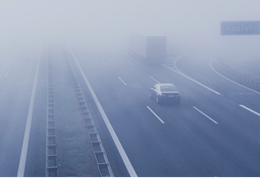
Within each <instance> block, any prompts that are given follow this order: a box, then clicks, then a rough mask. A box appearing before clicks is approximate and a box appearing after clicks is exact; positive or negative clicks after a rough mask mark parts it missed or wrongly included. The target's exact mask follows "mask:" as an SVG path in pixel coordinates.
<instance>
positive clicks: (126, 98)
mask: <svg viewBox="0 0 260 178" xmlns="http://www.w3.org/2000/svg"><path fill="white" fill-rule="evenodd" d="M81 55H82V56H81ZM84 55H86V54H84V53H82V54H79V53H77V56H79V57H78V59H79V61H80V63H81V65H82V67H83V69H84V71H85V73H86V75H87V76H88V77H89V80H90V83H91V84H92V85H93V88H94V90H95V92H96V94H97V96H98V98H99V99H100V102H101V104H102V106H103V107H104V109H105V112H106V113H107V115H108V118H109V119H110V121H111V123H112V125H113V127H114V129H115V131H116V133H117V134H118V137H119V138H120V141H121V142H122V144H123V146H124V148H125V150H126V152H127V154H128V155H129V158H130V160H131V161H132V164H133V166H134V168H135V169H136V172H137V175H139V176H241V175H242V176H243V175H244V176H248V175H258V174H259V172H258V169H257V167H256V166H254V165H255V163H258V160H256V159H254V154H256V153H257V151H256V150H255V149H254V148H256V147H258V144H259V142H256V143H251V142H250V139H251V140H257V136H259V132H257V131H256V130H253V131H252V132H250V130H249V129H248V128H247V129H245V130H246V132H244V133H243V132H241V131H244V127H243V122H241V123H240V124H238V125H236V122H232V121H236V120H235V118H239V119H240V118H241V115H242V119H243V116H245V117H246V116H247V115H248V113H246V112H245V111H243V110H241V107H240V106H238V105H237V104H234V102H233V101H232V100H231V101H230V100H229V99H226V98H224V97H223V96H218V95H216V94H215V93H212V92H211V91H207V90H206V89H203V88H201V86H198V85H197V84H194V82H191V81H190V80H188V79H185V78H184V77H182V76H180V75H179V74H174V73H173V72H172V71H167V70H165V69H164V68H162V67H160V68H158V69H156V68H153V67H149V66H143V65H142V64H139V62H137V61H135V60H132V61H131V59H128V58H127V59H126V57H125V56H124V55H122V56H120V55H119V56H117V55H114V54H112V55H111V54H102V53H100V54H96V55H95V57H94V56H92V59H90V58H86V57H84ZM129 60H130V61H129ZM133 67H134V69H133ZM97 71H98V72H97ZM201 72H202V73H203V71H201ZM151 75H153V78H156V79H157V80H158V81H160V82H173V83H174V84H176V86H177V87H178V88H179V90H180V91H181V93H182V96H183V102H182V106H181V107H180V108H178V107H172V106H160V105H159V106H158V105H156V104H155V102H154V101H153V100H150V99H149V98H148V90H149V87H150V86H151V85H153V84H155V83H156V82H155V81H154V80H152V79H151ZM118 77H120V79H122V80H123V81H124V83H126V84H127V85H125V84H124V83H123V82H122V81H121V80H119V79H118ZM222 80H223V79H222ZM221 82H224V81H221ZM129 83H130V84H131V85H129V86H128V84H129ZM137 84H138V85H137ZM137 86H141V87H137ZM225 103H227V104H225ZM229 104H230V105H231V106H229ZM146 106H149V107H150V108H151V109H153V110H154V112H155V113H157V115H158V116H160V117H161V118H162V120H164V121H165V123H166V124H162V123H160V122H159V121H158V120H157V119H156V117H155V116H154V115H153V114H152V113H151V112H150V111H149V110H148V109H147V107H146ZM194 107H196V108H198V109H200V110H201V111H204V112H205V113H206V114H207V115H208V116H210V117H212V118H214V119H215V120H216V121H217V122H218V123H219V124H215V123H214V122H212V121H211V120H209V119H208V118H206V117H205V115H202V114H201V113H200V112H198V111H197V110H196V109H194ZM230 111H231V112H230ZM252 118H253V119H256V122H257V119H258V118H257V117H256V116H255V117H252ZM240 120H241V119H240ZM246 124H248V123H246ZM250 126H251V125H250ZM223 133H225V134H226V135H225V134H223ZM252 133H254V134H255V135H253V134H252ZM244 135H246V136H244ZM249 138H250V139H249ZM248 140H249V141H248ZM176 143H177V144H176ZM237 145H239V146H241V148H240V149H238V148H237V147H236V146H237ZM245 145H246V146H245ZM223 150H224V151H223ZM244 150H248V152H245V151H244ZM249 151H251V152H249ZM251 158H252V159H251ZM250 160H251V161H250Z"/></svg>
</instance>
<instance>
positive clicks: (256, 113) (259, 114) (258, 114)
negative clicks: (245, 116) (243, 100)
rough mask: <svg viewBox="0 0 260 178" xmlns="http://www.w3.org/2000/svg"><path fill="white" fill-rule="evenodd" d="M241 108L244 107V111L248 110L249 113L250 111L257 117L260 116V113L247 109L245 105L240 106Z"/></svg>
mask: <svg viewBox="0 0 260 178" xmlns="http://www.w3.org/2000/svg"><path fill="white" fill-rule="evenodd" d="M239 106H240V107H242V108H244V109H246V110H248V111H250V112H252V113H254V114H255V115H257V116H260V113H258V112H256V111H254V110H252V109H250V108H248V107H246V106H244V105H242V104H240V105H239Z"/></svg>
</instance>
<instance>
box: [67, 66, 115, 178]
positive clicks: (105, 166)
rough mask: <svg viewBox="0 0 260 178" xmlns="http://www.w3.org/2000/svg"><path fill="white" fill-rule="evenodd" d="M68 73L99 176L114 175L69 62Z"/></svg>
mask: <svg viewBox="0 0 260 178" xmlns="http://www.w3.org/2000/svg"><path fill="white" fill-rule="evenodd" d="M69 73H70V76H71V80H72V83H73V86H74V91H75V94H76V97H77V99H78V103H79V106H80V111H81V116H82V118H83V119H84V121H85V126H86V128H87V131H88V136H89V138H90V141H91V145H92V151H93V153H94V155H95V159H96V163H97V166H98V170H99V174H100V176H101V177H114V174H113V172H112V169H111V166H110V163H109V161H108V158H107V155H106V152H105V149H104V147H103V144H102V141H101V139H100V137H99V133H98V131H97V129H96V127H95V124H94V122H93V119H92V116H91V114H90V112H89V110H88V106H87V103H86V101H85V98H84V95H83V93H82V91H81V88H80V85H79V84H78V82H77V79H76V77H75V74H74V72H73V69H72V67H71V65H70V62H69Z"/></svg>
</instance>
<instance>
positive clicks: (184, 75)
mask: <svg viewBox="0 0 260 178" xmlns="http://www.w3.org/2000/svg"><path fill="white" fill-rule="evenodd" d="M162 66H164V67H166V68H167V69H170V70H171V71H173V72H176V73H177V74H179V75H182V76H183V77H186V78H187V79H189V80H191V81H193V82H195V83H197V84H199V85H200V86H202V87H204V88H206V89H208V90H210V91H212V92H213V93H216V94H217V95H222V94H221V93H219V92H217V91H215V90H213V89H211V88H209V87H207V86H206V85H203V84H202V83H200V82H198V81H196V80H194V79H192V78H190V77H189V76H187V75H186V74H184V73H182V72H181V71H180V70H179V69H177V70H178V71H175V70H174V69H172V68H170V67H168V66H166V65H164V64H162ZM222 96H223V95H222Z"/></svg>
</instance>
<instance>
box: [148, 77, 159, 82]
mask: <svg viewBox="0 0 260 178" xmlns="http://www.w3.org/2000/svg"><path fill="white" fill-rule="evenodd" d="M150 78H151V79H153V80H154V81H155V82H157V83H160V82H159V81H158V80H156V79H155V78H153V77H151V76H150Z"/></svg>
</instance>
